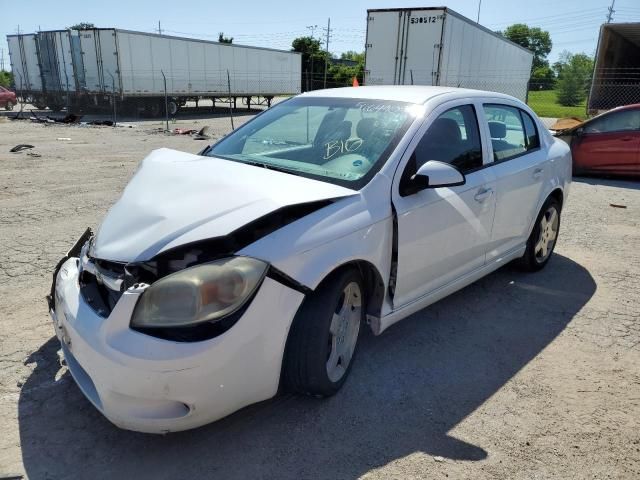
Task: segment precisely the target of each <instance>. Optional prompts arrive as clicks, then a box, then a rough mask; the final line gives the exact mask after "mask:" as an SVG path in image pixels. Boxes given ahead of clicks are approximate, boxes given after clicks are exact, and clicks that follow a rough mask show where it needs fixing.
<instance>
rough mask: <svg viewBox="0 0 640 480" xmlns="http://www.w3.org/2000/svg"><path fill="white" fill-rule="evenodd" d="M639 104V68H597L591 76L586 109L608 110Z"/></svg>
mask: <svg viewBox="0 0 640 480" xmlns="http://www.w3.org/2000/svg"><path fill="white" fill-rule="evenodd" d="M633 103H640V67H629V68H599V69H597V70H596V71H595V72H594V74H593V82H592V84H591V89H590V92H589V100H588V102H587V108H588V109H589V111H594V112H595V111H600V110H610V109H612V108H615V107H619V106H622V105H630V104H633Z"/></svg>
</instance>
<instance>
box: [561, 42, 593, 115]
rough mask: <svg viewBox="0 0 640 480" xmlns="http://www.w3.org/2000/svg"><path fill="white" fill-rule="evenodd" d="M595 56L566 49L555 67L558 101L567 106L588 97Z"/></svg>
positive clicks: (578, 102) (577, 103)
mask: <svg viewBox="0 0 640 480" xmlns="http://www.w3.org/2000/svg"><path fill="white" fill-rule="evenodd" d="M593 66H594V62H593V58H591V57H590V56H589V55H587V54H585V53H576V54H573V53H570V52H568V51H566V50H565V51H564V52H562V53H561V54H560V57H559V60H558V61H557V62H556V63H554V65H553V67H554V69H555V70H556V72H557V73H558V84H557V90H558V94H557V97H558V102H559V103H560V104H561V105H564V106H567V107H574V106H576V105H579V104H580V103H581V102H582V101H584V99H585V98H586V97H587V93H588V92H589V89H590V87H591V77H592V74H593Z"/></svg>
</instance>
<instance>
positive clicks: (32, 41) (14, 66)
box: [7, 33, 43, 100]
mask: <svg viewBox="0 0 640 480" xmlns="http://www.w3.org/2000/svg"><path fill="white" fill-rule="evenodd" d="M7 43H8V44H9V61H10V63H11V71H12V72H13V77H14V83H15V87H16V90H17V92H18V95H19V96H20V97H22V98H23V99H28V100H31V99H32V98H33V97H34V95H35V96H40V95H41V94H42V91H43V90H42V74H41V73H40V59H39V54H38V36H37V35H36V34H34V33H29V34H24V35H23V34H21V35H7Z"/></svg>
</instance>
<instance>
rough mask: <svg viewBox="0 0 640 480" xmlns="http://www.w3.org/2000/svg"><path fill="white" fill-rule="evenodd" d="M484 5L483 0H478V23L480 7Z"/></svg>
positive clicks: (478, 21) (477, 21) (478, 20)
mask: <svg viewBox="0 0 640 480" xmlns="http://www.w3.org/2000/svg"><path fill="white" fill-rule="evenodd" d="M481 6H482V0H478V19H477V20H476V23H480V7H481Z"/></svg>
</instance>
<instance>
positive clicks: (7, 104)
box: [0, 87, 18, 110]
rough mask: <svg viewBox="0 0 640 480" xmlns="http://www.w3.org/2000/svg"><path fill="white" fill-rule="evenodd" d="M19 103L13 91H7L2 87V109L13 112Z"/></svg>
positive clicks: (0, 92) (0, 93)
mask: <svg viewBox="0 0 640 480" xmlns="http://www.w3.org/2000/svg"><path fill="white" fill-rule="evenodd" d="M16 103H18V100H17V99H16V94H15V93H13V92H12V91H11V90H7V89H6V88H4V87H0V108H3V107H4V108H6V109H7V110H13V107H14V105H15V104H16Z"/></svg>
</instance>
